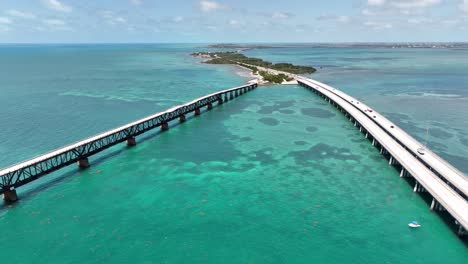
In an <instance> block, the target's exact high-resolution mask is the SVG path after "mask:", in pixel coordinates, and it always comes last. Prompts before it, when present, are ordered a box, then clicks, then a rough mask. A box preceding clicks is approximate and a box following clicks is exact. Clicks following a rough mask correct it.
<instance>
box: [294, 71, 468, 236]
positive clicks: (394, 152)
mask: <svg viewBox="0 0 468 264" xmlns="http://www.w3.org/2000/svg"><path fill="white" fill-rule="evenodd" d="M296 79H297V80H298V83H299V85H301V86H303V87H305V88H307V89H309V90H311V91H313V92H314V93H316V94H318V95H320V96H321V97H323V98H324V99H325V100H327V101H328V102H330V103H331V104H333V105H334V106H335V107H337V108H338V109H339V110H340V111H341V112H343V113H344V114H345V115H346V117H348V118H349V120H350V121H351V122H353V123H354V126H356V127H359V128H360V131H361V132H363V133H364V134H365V135H366V138H368V139H369V140H372V145H374V146H376V147H379V148H380V153H381V154H382V155H384V156H385V157H388V159H389V164H390V165H393V166H396V167H398V168H400V169H401V172H400V177H413V178H414V180H415V182H416V183H415V186H414V189H413V191H414V192H428V193H429V194H431V196H432V203H431V206H430V208H431V210H439V211H444V210H447V212H448V213H449V214H450V215H451V216H452V217H453V218H454V219H455V224H456V225H458V227H459V229H458V234H459V235H460V236H462V235H466V234H467V230H468V202H467V199H466V197H467V193H468V188H467V186H468V185H467V184H468V181H467V178H466V177H465V176H464V175H463V174H462V173H461V172H460V171H458V170H456V169H455V168H454V167H452V166H451V165H449V164H448V162H446V161H444V160H443V159H442V158H440V157H438V156H437V155H436V154H434V153H433V152H431V151H429V150H426V153H424V155H421V154H418V153H417V149H418V148H420V147H421V144H420V143H419V142H417V141H416V140H415V139H414V138H412V137H410V136H409V135H408V134H406V132H404V131H403V130H402V129H400V128H398V127H397V126H396V125H394V124H393V123H391V122H390V121H389V120H388V119H386V118H384V117H383V116H382V115H380V114H379V113H377V112H375V110H372V109H370V108H368V107H367V106H366V105H365V104H363V103H362V102H359V101H358V100H356V99H354V98H352V97H351V96H349V95H347V94H346V93H344V92H342V91H339V90H337V89H335V88H333V87H331V86H328V85H326V84H323V83H320V82H317V81H315V80H311V79H307V78H303V77H299V76H296ZM426 155H427V156H426Z"/></svg>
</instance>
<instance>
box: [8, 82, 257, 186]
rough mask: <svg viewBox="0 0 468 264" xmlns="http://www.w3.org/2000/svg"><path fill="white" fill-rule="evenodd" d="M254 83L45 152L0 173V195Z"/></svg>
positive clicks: (228, 98)
mask: <svg viewBox="0 0 468 264" xmlns="http://www.w3.org/2000/svg"><path fill="white" fill-rule="evenodd" d="M256 87H257V84H255V83H254V84H248V85H243V86H239V87H235V88H232V89H227V90H223V91H219V92H216V93H212V94H209V95H207V96H203V97H200V98H197V99H195V100H193V101H191V102H188V103H186V104H183V105H179V106H175V107H172V108H170V109H168V110H166V111H163V112H159V113H156V114H154V115H151V116H148V117H145V118H142V119H140V120H137V121H134V122H132V123H129V124H126V125H124V126H121V127H118V128H116V129H112V130H109V131H107V132H104V133H101V134H98V135H95V136H92V137H89V138H87V139H85V140H82V141H79V142H76V143H74V144H71V145H68V146H66V147H62V148H60V149H57V150H54V151H51V152H48V153H46V154H43V155H40V156H38V157H35V158H33V159H30V160H27V161H24V162H21V163H18V164H16V165H13V166H10V167H8V168H5V169H2V170H0V194H1V193H4V192H5V191H8V190H11V189H14V188H18V187H20V186H22V185H24V184H26V183H29V182H31V181H34V180H36V179H38V178H40V177H42V176H44V175H47V174H49V173H51V172H54V171H56V170H59V169H61V168H63V167H65V166H68V165H70V164H72V163H75V162H78V161H80V160H82V159H85V158H87V157H89V156H92V155H94V154H96V153H98V152H101V151H103V150H105V149H107V148H110V147H112V146H114V145H116V144H119V143H121V142H124V141H126V140H129V139H131V138H134V137H136V136H138V135H141V134H143V133H145V132H147V131H149V130H152V129H154V128H156V127H159V126H162V125H164V124H165V125H167V123H168V122H170V121H172V120H175V119H177V118H180V117H181V116H184V117H185V115H186V114H188V113H191V112H195V113H196V112H197V111H198V112H199V111H200V109H201V108H203V107H206V106H208V107H211V106H212V104H213V103H216V102H217V103H218V104H222V103H224V102H226V101H229V100H232V99H233V98H234V97H237V96H239V95H241V94H243V93H245V92H248V91H251V90H253V89H255V88H256Z"/></svg>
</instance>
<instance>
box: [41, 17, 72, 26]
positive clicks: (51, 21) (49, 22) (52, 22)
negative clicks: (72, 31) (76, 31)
mask: <svg viewBox="0 0 468 264" xmlns="http://www.w3.org/2000/svg"><path fill="white" fill-rule="evenodd" d="M44 23H45V24H46V25H49V26H65V25H66V24H67V23H65V21H63V20H60V19H44Z"/></svg>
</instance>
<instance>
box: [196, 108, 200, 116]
mask: <svg viewBox="0 0 468 264" xmlns="http://www.w3.org/2000/svg"><path fill="white" fill-rule="evenodd" d="M200 114H201V112H200V108H196V109H195V115H196V116H199V115H200Z"/></svg>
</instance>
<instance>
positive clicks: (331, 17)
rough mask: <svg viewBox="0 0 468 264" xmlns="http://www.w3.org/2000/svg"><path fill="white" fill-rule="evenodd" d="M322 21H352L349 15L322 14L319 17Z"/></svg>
mask: <svg viewBox="0 0 468 264" xmlns="http://www.w3.org/2000/svg"><path fill="white" fill-rule="evenodd" d="M317 20H320V21H333V22H338V23H348V22H350V21H351V18H350V17H349V16H336V15H321V16H318V17H317Z"/></svg>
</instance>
